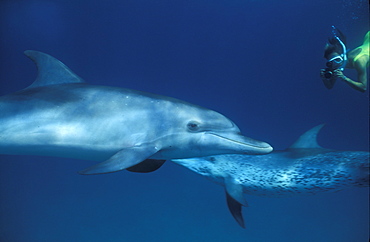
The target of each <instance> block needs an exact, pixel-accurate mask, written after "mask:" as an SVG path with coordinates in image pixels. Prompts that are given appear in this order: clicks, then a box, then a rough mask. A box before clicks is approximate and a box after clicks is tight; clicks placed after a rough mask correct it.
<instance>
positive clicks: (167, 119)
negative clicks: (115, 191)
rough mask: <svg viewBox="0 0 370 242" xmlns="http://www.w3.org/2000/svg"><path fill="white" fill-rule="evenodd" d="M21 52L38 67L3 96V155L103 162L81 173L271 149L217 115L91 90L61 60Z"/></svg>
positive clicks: (131, 93)
mask: <svg viewBox="0 0 370 242" xmlns="http://www.w3.org/2000/svg"><path fill="white" fill-rule="evenodd" d="M25 55H26V56H28V57H29V58H30V59H31V60H33V61H34V62H35V64H36V65H37V68H38V76H37V78H36V80H35V81H34V82H33V83H32V84H31V85H30V86H29V87H27V88H25V89H23V90H20V91H18V92H15V93H12V94H9V95H5V96H2V97H0V154H15V155H44V156H56V157H68V158H76V159H85V160H92V161H100V162H101V163H99V164H97V165H94V166H92V167H90V168H87V169H85V170H83V171H81V172H80V173H81V174H102V173H110V172H116V171H120V170H123V169H127V170H130V171H136V172H150V171H153V170H156V169H158V168H159V167H160V166H161V165H162V164H163V162H164V161H165V160H168V159H174V158H190V157H198V156H207V155H215V154H226V153H238V154H239V153H240V154H255V155H257V154H265V153H269V152H271V151H272V147H271V146H270V145H269V144H267V143H265V142H261V141H257V140H254V139H251V138H248V137H245V136H243V135H241V133H240V130H239V128H238V127H237V126H236V125H235V124H234V123H233V122H232V121H230V120H229V119H228V118H226V117H225V116H223V115H221V114H220V113H217V112H215V111H212V110H209V109H206V108H203V107H200V106H196V105H193V104H190V103H186V102H183V101H180V100H177V99H174V98H170V97H164V96H159V95H154V94H149V93H145V92H140V91H135V90H129V89H123V88H116V87H107V86H93V85H88V84H87V83H86V82H85V81H84V80H83V79H82V78H80V77H79V76H77V75H76V74H74V73H73V72H72V71H71V70H70V69H69V68H68V67H67V66H65V65H64V64H63V63H62V62H60V61H59V60H57V59H55V58H53V57H52V56H50V55H47V54H45V53H42V52H38V51H33V50H27V51H25Z"/></svg>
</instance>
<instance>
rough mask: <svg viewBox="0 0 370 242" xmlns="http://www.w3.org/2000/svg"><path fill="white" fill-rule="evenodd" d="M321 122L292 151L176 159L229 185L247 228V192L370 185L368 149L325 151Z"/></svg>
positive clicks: (231, 202) (233, 207) (236, 213)
mask: <svg viewBox="0 0 370 242" xmlns="http://www.w3.org/2000/svg"><path fill="white" fill-rule="evenodd" d="M322 127H323V125H318V126H316V127H314V128H312V129H311V130H309V131H307V132H306V133H304V134H303V135H301V136H300V138H299V139H298V140H297V141H296V142H295V143H294V144H293V145H292V146H290V147H289V148H288V149H286V150H283V151H273V152H272V153H270V154H267V155H262V156H250V155H238V154H231V155H216V156H208V157H203V158H190V159H175V160H173V161H174V162H175V163H177V164H180V165H182V166H184V167H186V168H188V169H190V170H192V171H194V172H196V173H198V174H200V175H203V176H205V177H207V178H208V179H210V180H211V181H213V182H216V183H218V184H220V185H222V186H224V187H225V191H226V198H227V199H226V200H227V204H228V207H229V210H230V212H231V214H232V215H233V217H234V218H235V220H236V221H237V222H238V223H239V225H240V226H241V227H243V228H244V227H245V225H244V219H243V216H242V206H248V204H247V201H246V199H245V197H244V195H243V193H245V194H251V195H258V196H271V197H280V196H292V195H312V194H317V193H322V192H335V191H340V190H342V189H344V188H347V187H368V186H369V152H365V151H336V150H330V149H324V148H322V147H321V146H320V145H319V144H318V143H317V139H316V137H317V134H318V132H319V131H320V129H321V128H322Z"/></svg>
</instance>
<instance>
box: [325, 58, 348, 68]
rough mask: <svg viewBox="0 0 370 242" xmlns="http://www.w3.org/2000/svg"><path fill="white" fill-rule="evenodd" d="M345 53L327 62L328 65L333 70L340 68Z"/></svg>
mask: <svg viewBox="0 0 370 242" xmlns="http://www.w3.org/2000/svg"><path fill="white" fill-rule="evenodd" d="M342 56H343V55H337V56H334V57H333V58H331V59H330V60H328V61H327V62H326V66H327V67H328V68H330V69H332V70H335V69H339V68H341V67H342V66H343V62H344V58H343V57H342Z"/></svg>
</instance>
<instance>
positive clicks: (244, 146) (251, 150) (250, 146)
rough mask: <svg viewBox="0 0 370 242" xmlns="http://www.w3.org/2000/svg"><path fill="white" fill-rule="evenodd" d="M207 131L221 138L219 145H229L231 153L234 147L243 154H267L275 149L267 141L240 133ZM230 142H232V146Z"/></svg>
mask: <svg viewBox="0 0 370 242" xmlns="http://www.w3.org/2000/svg"><path fill="white" fill-rule="evenodd" d="M207 133H208V134H210V135H212V136H215V137H217V138H218V139H221V141H220V142H219V145H220V146H225V148H227V147H229V148H230V152H231V153H233V150H234V149H235V151H236V152H238V153H243V154H267V153H270V152H271V151H272V150H273V148H272V147H271V145H270V144H268V143H266V142H263V141H258V140H255V139H252V138H248V137H245V136H243V135H240V134H232V135H230V134H225V135H220V134H216V133H212V132H207ZM223 141H224V142H225V143H224V142H223ZM230 142H231V143H232V145H231V146H230Z"/></svg>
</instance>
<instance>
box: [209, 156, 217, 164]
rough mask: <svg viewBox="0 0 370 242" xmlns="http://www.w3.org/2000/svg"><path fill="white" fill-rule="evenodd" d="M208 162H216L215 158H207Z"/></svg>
mask: <svg viewBox="0 0 370 242" xmlns="http://www.w3.org/2000/svg"><path fill="white" fill-rule="evenodd" d="M208 160H209V161H210V162H212V163H214V162H215V161H216V158H215V157H213V156H211V157H209V158H208Z"/></svg>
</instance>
